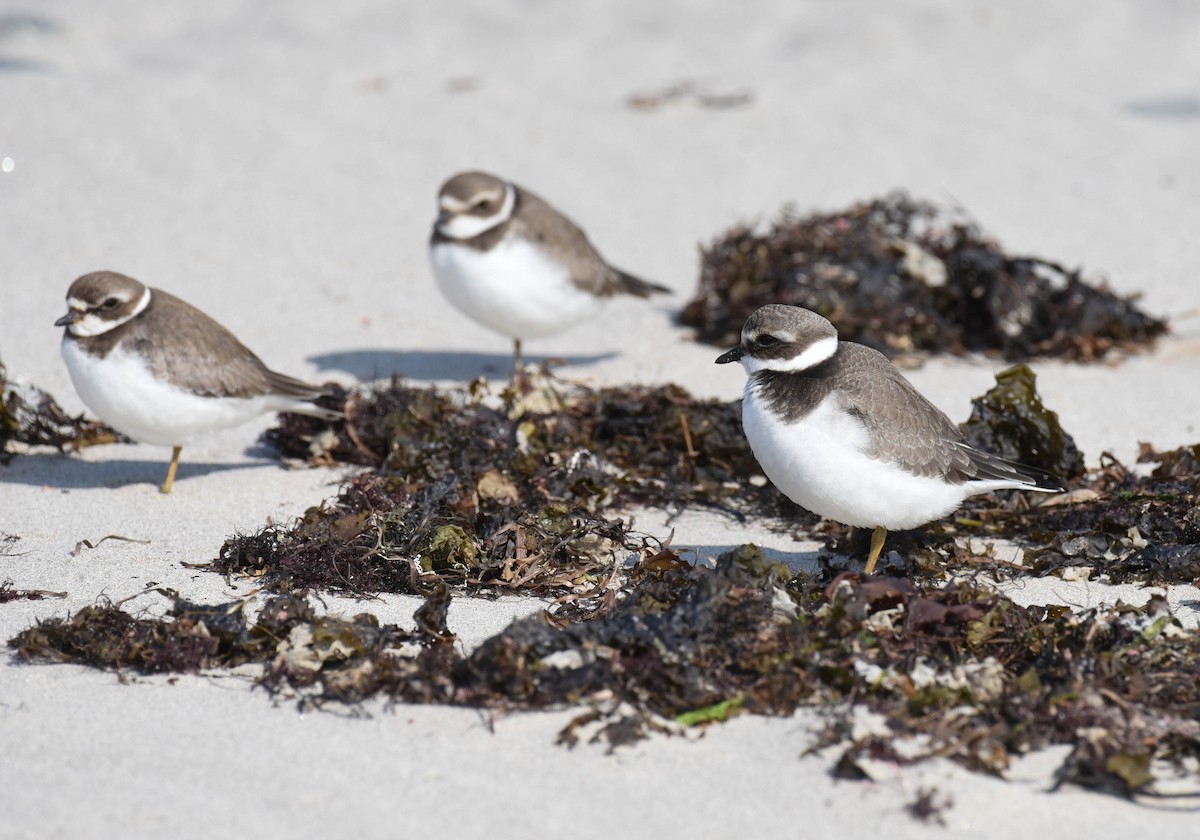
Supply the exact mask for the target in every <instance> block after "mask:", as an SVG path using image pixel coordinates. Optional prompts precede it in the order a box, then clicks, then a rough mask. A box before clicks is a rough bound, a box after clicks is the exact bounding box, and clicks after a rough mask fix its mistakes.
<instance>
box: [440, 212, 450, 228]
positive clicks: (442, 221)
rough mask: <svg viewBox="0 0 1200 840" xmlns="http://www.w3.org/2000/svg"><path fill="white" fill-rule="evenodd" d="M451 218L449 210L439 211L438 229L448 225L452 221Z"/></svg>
mask: <svg viewBox="0 0 1200 840" xmlns="http://www.w3.org/2000/svg"><path fill="white" fill-rule="evenodd" d="M450 216H451V213H450V211H449V210H439V211H438V217H437V225H438V227H441V226H442V225H444V224H446V222H448V221H450Z"/></svg>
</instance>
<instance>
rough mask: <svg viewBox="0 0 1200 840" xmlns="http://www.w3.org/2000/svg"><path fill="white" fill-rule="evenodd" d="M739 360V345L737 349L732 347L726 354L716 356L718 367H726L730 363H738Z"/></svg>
mask: <svg viewBox="0 0 1200 840" xmlns="http://www.w3.org/2000/svg"><path fill="white" fill-rule="evenodd" d="M741 360H742V345H740V344H739V345H738V346H737V347H734V348H733V349H732V350H730V351H729V352H728V353H722V354H721V355H720V356H717V364H719V365H727V364H729V363H730V362H740V361H741Z"/></svg>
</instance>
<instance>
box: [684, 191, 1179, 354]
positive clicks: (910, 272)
mask: <svg viewBox="0 0 1200 840" xmlns="http://www.w3.org/2000/svg"><path fill="white" fill-rule="evenodd" d="M767 303H787V304H793V305H796V306H803V307H805V308H808V309H812V310H814V311H816V312H819V313H821V314H822V315H824V316H826V317H827V318H829V319H830V320H831V321H833V322H834V323H835V324H836V325H837V327H838V331H839V332H840V334H841V337H842V338H844V339H849V340H852V341H857V342H860V343H863V344H867V345H869V346H871V347H874V348H876V349H877V350H880V351H881V352H883V353H886V354H888V355H890V356H894V355H897V354H900V353H907V352H911V351H924V352H930V353H953V354H957V355H962V354H966V353H972V352H984V353H991V354H995V355H998V356H1001V357H1003V358H1005V359H1007V360H1009V361H1026V360H1028V359H1032V358H1038V357H1047V356H1061V357H1064V358H1068V359H1072V360H1078V361H1089V360H1094V359H1099V358H1102V357H1104V356H1105V355H1107V354H1108V353H1109V352H1111V351H1112V350H1114V349H1120V350H1126V351H1128V350H1134V349H1138V348H1140V347H1144V346H1145V345H1147V344H1148V343H1149V342H1151V341H1153V339H1154V338H1155V337H1157V336H1159V335H1162V334H1163V333H1165V332H1166V331H1167V325H1166V322H1165V321H1163V320H1160V319H1158V318H1154V317H1151V316H1149V315H1146V314H1145V313H1143V312H1141V311H1140V310H1139V309H1138V308H1137V307H1136V306H1135V304H1134V302H1133V300H1132V299H1131V298H1122V297H1119V296H1118V295H1116V294H1114V293H1113V292H1111V291H1110V290H1108V289H1107V288H1106V287H1105V286H1104V285H1100V286H1093V285H1090V284H1089V283H1087V282H1085V281H1084V280H1083V279H1082V278H1081V276H1080V273H1079V271H1077V270H1069V269H1067V268H1065V267H1063V266H1062V265H1061V264H1059V263H1056V262H1052V261H1049V260H1044V259H1041V258H1038V257H1023V256H1014V255H1011V254H1007V253H1005V252H1004V251H1003V250H1002V249H1001V248H1000V246H999V245H998V244H997V243H996V242H995V241H993V240H992V239H991V238H990V237H988V236H987V235H986V234H985V233H984V232H983V231H982V230H981V229H980V228H979V227H978V226H977V225H976V224H975V223H973V222H971V221H969V220H967V219H965V218H963V217H961V215H955V214H952V213H948V212H946V211H944V210H942V209H940V208H938V207H937V206H935V205H933V204H931V203H928V202H923V201H917V200H914V199H912V198H910V197H908V196H907V195H906V194H904V193H903V192H895V193H892V194H890V195H887V196H885V197H883V198H878V199H874V200H872V201H867V202H863V203H860V204H855V205H853V206H851V207H849V208H847V209H845V210H843V211H839V212H833V213H816V214H813V215H810V216H805V217H803V218H799V217H797V216H796V215H795V214H794V213H793V212H792V211H790V210H787V209H785V210H784V212H783V213H782V214H781V215H780V217H779V218H778V219H777V220H776V221H775V222H773V223H772V224H771V225H770V226H769V227H768V228H767V230H766V231H765V232H763V233H758V232H756V231H755V230H754V229H752V228H750V227H748V226H739V227H735V228H733V229H732V230H730V231H729V232H727V233H725V234H724V235H722V236H720V237H718V238H717V239H716V240H715V241H714V242H713V243H712V244H711V245H710V246H709V247H708V248H706V249H704V251H703V255H702V265H701V273H700V280H699V285H698V289H697V293H696V296H695V298H694V299H693V300H692V301H691V302H689V303H688V304H687V306H686V307H685V308H684V310H683V313H682V321H683V323H684V324H686V325H688V326H691V327H695V328H696V330H697V335H698V337H699V338H700V340H702V341H706V342H709V343H712V344H717V345H720V346H729V345H732V344H736V343H737V337H738V334H739V333H740V331H741V328H742V324H743V323H744V322H745V320H746V318H747V317H748V316H749V315H750V313H751V312H753V311H754V310H755V309H757V308H758V307H759V306H762V305H763V304H767Z"/></svg>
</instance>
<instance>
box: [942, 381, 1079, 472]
mask: <svg viewBox="0 0 1200 840" xmlns="http://www.w3.org/2000/svg"><path fill="white" fill-rule="evenodd" d="M960 428H961V429H962V432H963V434H964V435H965V436H966V438H967V442H968V443H970V444H971V445H972V446H974V447H975V448H976V449H981V450H983V451H984V452H991V453H992V454H994V455H999V456H1000V457H1001V458H1007V459H1008V460H1010V461H1017V462H1020V463H1022V464H1028V465H1029V466H1031V467H1036V468H1038V469H1040V470H1043V471H1045V472H1048V473H1050V474H1051V475H1055V476H1059V477H1060V478H1078V477H1079V476H1081V475H1083V474H1084V471H1085V469H1084V464H1083V453H1082V452H1080V451H1079V447H1077V446H1076V445H1075V439H1074V438H1072V437H1071V435H1069V434H1067V432H1066V431H1064V430H1063V427H1062V424H1061V423H1059V422H1058V415H1057V414H1056V413H1054V412H1053V411H1051V410H1050V409H1048V408H1046V406H1045V405H1044V404H1043V403H1042V398H1041V397H1040V396H1039V395H1038V392H1037V376H1036V375H1035V374H1034V372H1033V371H1032V370H1030V368H1029V366H1028V365H1015V366H1013V367H1011V368H1009V369H1007V370H1003V371H1001V372H1000V373H998V374H996V384H995V386H993V387H992V388H991V389H990V390H989V391H988V392H987V393H986V394H984V395H983V396H982V397H976V398H975V399H974V400H972V405H971V416H970V418H968V419H967V422H965V423H963V424H962V425H961V426H960Z"/></svg>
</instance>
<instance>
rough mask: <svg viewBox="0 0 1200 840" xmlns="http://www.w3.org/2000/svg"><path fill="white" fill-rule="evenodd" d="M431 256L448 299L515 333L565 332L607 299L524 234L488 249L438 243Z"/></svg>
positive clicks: (495, 326)
mask: <svg viewBox="0 0 1200 840" xmlns="http://www.w3.org/2000/svg"><path fill="white" fill-rule="evenodd" d="M429 261H430V263H431V264H432V266H433V274H434V277H435V278H436V279H437V284H438V288H439V289H441V291H442V294H443V295H445V296H446V299H447V300H449V301H450V302H451V303H452V304H454V305H455V306H456V307H458V309H459V310H461V311H462V312H463V313H464V314H465V315H467V316H468V317H470V318H472V319H473V320H475V321H477V322H479V323H480V324H483V325H484V326H485V327H488V328H489V329H492V330H495V331H496V332H498V333H500V334H501V335H507V336H509V337H510V338H540V337H542V336H547V335H553V334H554V333H558V332H563V331H564V330H566V329H568V328H570V327H571V325H572V324H574V323H575V322H577V321H579V320H581V319H585V318H590V317H592V316H593V315H595V314H596V313H597V312H599V311H600V308H601V306H602V304H603V301H602V300H601V299H600V298H598V297H596V296H595V295H593V294H590V293H588V292H585V291H582V290H580V289H578V288H577V287H576V286H575V285H574V284H573V283H572V282H571V278H570V275H569V274H568V272H567V270H566V268H564V267H563V266H561V265H559V264H558V263H556V262H554V261H553V260H551V259H548V258H547V257H545V256H543V255H542V254H541V252H540V251H539V250H538V249H537V248H535V247H534V246H533V245H530V244H529V243H528V242H527V241H526V240H524V239H520V238H510V239H505V240H503V241H501V242H500V243H498V244H497V245H496V246H495V247H494V248H492V249H491V250H488V251H478V250H476V249H474V248H468V247H467V246H465V245H455V244H452V243H438V244H435V245H432V246H431V247H430V249H429Z"/></svg>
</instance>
